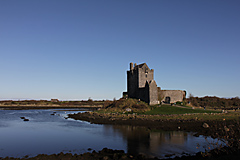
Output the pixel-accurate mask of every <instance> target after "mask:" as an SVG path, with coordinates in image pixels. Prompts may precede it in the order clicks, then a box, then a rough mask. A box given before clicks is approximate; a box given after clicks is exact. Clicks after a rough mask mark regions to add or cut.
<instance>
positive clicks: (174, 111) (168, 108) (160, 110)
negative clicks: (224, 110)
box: [144, 105, 220, 115]
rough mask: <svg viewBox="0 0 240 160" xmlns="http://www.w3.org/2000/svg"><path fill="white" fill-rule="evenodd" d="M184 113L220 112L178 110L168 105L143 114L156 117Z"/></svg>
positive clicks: (190, 109) (189, 109) (178, 108)
mask: <svg viewBox="0 0 240 160" xmlns="http://www.w3.org/2000/svg"><path fill="white" fill-rule="evenodd" d="M185 113H220V111H211V110H203V109H192V108H190V107H189V108H180V107H175V106H170V105H162V106H161V107H156V108H154V109H153V110H151V111H147V112H145V113H144V114H147V115H156V114H165V115H166V114H167V115H169V114H185Z"/></svg>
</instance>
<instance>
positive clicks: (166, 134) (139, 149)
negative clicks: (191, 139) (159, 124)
mask: <svg viewBox="0 0 240 160" xmlns="http://www.w3.org/2000/svg"><path fill="white" fill-rule="evenodd" d="M104 127H105V129H106V130H108V129H113V130H114V132H115V134H117V135H119V134H121V135H122V137H123V140H124V141H126V142H127V151H128V153H130V154H139V153H141V154H148V153H150V154H149V155H153V153H157V152H158V150H165V151H166V152H168V150H169V151H170V150H171V149H172V146H174V147H176V148H178V147H177V146H179V148H180V147H184V146H185V145H186V142H187V139H188V134H187V133H186V132H182V131H160V130H149V129H148V128H146V127H138V126H124V125H121V126H120V125H118V126H116V125H113V126H108V125H105V126H104ZM166 146H168V147H166ZM176 152H177V149H176ZM156 156H157V155H156Z"/></svg>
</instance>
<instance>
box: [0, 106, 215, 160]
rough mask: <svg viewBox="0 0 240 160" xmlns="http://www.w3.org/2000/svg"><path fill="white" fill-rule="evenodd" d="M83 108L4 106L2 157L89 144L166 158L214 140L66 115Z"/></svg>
mask: <svg viewBox="0 0 240 160" xmlns="http://www.w3.org/2000/svg"><path fill="white" fill-rule="evenodd" d="M83 111H84V110H65V109H44V110H0V157H6V156H9V157H23V156H26V155H28V156H36V155H38V154H54V153H60V152H64V153H73V154H75V153H77V154H80V153H84V152H88V151H89V150H88V149H89V148H91V149H93V150H96V151H99V150H101V149H103V148H104V147H107V148H111V149H119V150H124V151H125V152H129V153H131V154H137V153H141V154H144V155H147V156H153V157H155V156H156V157H158V158H163V157H165V156H166V155H172V156H179V155H182V154H183V153H187V154H194V153H196V152H199V151H204V148H206V147H207V145H208V142H212V141H214V140H213V139H211V138H209V137H208V138H207V139H205V137H203V136H200V137H195V136H193V133H186V132H182V131H171V132H170V131H168V132H166V131H150V130H148V129H147V128H145V127H134V126H117V125H97V124H90V123H88V122H84V121H79V120H78V121H76V120H73V119H66V117H67V114H70V113H78V112H83ZM20 117H25V118H27V119H29V121H23V119H21V118H20ZM198 146H200V147H198Z"/></svg>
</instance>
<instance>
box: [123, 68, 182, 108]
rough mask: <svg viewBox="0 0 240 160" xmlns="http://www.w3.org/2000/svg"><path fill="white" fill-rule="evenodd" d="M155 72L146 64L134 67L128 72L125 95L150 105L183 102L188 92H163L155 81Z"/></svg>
mask: <svg viewBox="0 0 240 160" xmlns="http://www.w3.org/2000/svg"><path fill="white" fill-rule="evenodd" d="M153 76H154V70H153V69H149V67H148V66H147V64H146V63H143V64H139V65H137V64H136V63H135V64H134V66H133V63H130V70H129V71H127V92H124V93H123V94H125V95H127V96H128V97H129V98H136V99H140V100H142V101H144V102H146V103H148V104H150V105H155V104H159V103H160V102H165V103H175V102H177V101H182V100H183V98H184V97H185V96H186V92H185V91H182V90H161V89H160V87H157V84H156V82H155V80H154V77H153Z"/></svg>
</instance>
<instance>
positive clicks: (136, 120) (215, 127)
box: [68, 112, 237, 138]
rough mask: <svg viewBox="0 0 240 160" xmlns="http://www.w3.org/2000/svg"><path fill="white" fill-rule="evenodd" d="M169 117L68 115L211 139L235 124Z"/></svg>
mask: <svg viewBox="0 0 240 160" xmlns="http://www.w3.org/2000/svg"><path fill="white" fill-rule="evenodd" d="M162 116H166V115H162ZM171 116H172V115H168V117H170V118H156V117H155V116H152V115H135V114H114V113H111V114H109V113H107V114H102V113H96V112H84V113H77V114H70V115H68V117H69V118H72V119H75V120H82V121H87V122H90V123H95V124H113V125H132V126H144V127H147V128H148V129H150V130H151V129H157V130H165V131H178V130H180V131H186V132H195V133H196V134H195V135H205V136H211V137H213V138H217V137H218V136H219V133H220V132H221V131H222V129H223V128H224V126H227V125H231V124H233V123H236V122H235V121H232V120H228V121H226V120H221V121H219V120H218V121H210V120H196V119H174V118H171ZM159 117H161V116H159ZM206 124H207V125H206ZM236 127H237V126H236ZM235 129H237V128H235ZM216 133H217V135H216Z"/></svg>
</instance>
